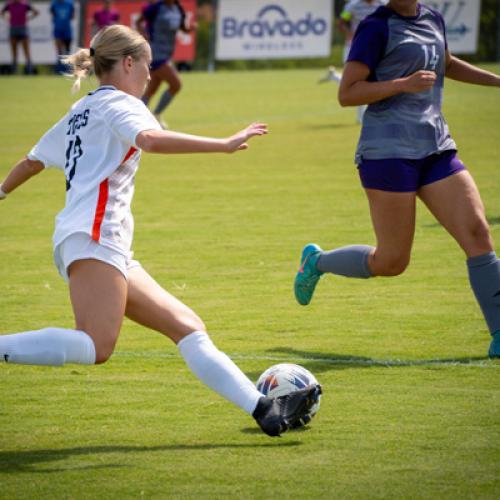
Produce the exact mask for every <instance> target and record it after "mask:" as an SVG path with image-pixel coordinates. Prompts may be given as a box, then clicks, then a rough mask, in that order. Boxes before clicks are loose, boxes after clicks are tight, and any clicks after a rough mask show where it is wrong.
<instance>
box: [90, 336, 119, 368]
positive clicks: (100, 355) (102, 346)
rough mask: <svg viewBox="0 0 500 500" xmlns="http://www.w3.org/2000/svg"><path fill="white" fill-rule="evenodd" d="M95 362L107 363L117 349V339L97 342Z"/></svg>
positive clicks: (97, 363) (99, 363)
mask: <svg viewBox="0 0 500 500" xmlns="http://www.w3.org/2000/svg"><path fill="white" fill-rule="evenodd" d="M94 344H95V364H96V365H102V364H103V363H106V361H108V359H109V358H110V357H111V355H112V354H113V352H114V350H115V344H116V340H115V339H105V340H101V341H98V342H95V341H94Z"/></svg>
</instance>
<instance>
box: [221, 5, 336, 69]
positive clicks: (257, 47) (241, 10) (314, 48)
mask: <svg viewBox="0 0 500 500" xmlns="http://www.w3.org/2000/svg"><path fill="white" fill-rule="evenodd" d="M332 15H333V1H332V0H307V2H305V1H304V0H253V1H252V2H249V1H248V0H219V7H218V12H217V45H216V59H218V60H232V59H282V58H283V59H284V58H299V57H328V56H329V55H330V48H331V37H332Z"/></svg>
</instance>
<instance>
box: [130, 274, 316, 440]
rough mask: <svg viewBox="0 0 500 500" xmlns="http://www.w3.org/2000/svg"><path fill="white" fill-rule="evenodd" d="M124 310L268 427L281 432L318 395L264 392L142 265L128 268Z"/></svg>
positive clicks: (208, 382) (270, 431)
mask: <svg viewBox="0 0 500 500" xmlns="http://www.w3.org/2000/svg"><path fill="white" fill-rule="evenodd" d="M128 277H129V280H128V298H127V308H126V315H127V317H129V318H130V319H132V320H133V321H136V322H137V323H139V324H141V325H144V326H146V327H148V328H151V329H153V330H156V331H158V332H160V333H162V334H163V335H166V336H167V337H169V338H170V339H171V340H173V341H174V342H175V343H176V344H177V347H178V349H179V352H180V354H181V356H182V357H183V358H184V360H185V361H186V364H187V365H188V366H189V368H190V369H191V371H192V372H193V373H194V374H195V375H196V376H197V377H198V378H199V379H200V380H201V381H202V382H203V383H205V384H206V385H207V386H208V387H210V388H211V389H212V390H214V391H215V392H217V393H218V394H220V395H221V396H223V397H224V398H225V399H227V400H228V401H231V402H232V403H234V404H235V405H236V406H238V407H239V408H241V409H242V410H243V411H245V412H246V413H248V414H249V415H253V416H254V417H255V418H256V420H257V422H258V423H259V425H260V426H261V428H262V429H263V430H264V432H266V433H268V434H270V435H279V434H280V432H283V431H285V430H286V429H287V428H288V427H289V424H290V425H291V423H292V421H294V420H297V419H298V418H302V416H303V415H304V414H305V413H306V412H307V409H308V408H309V407H310V406H311V405H312V404H313V400H314V398H316V397H317V396H319V394H316V393H315V392H314V390H313V389H308V391H304V392H303V393H300V394H298V395H296V396H294V398H292V401H289V402H288V406H287V405H285V406H284V407H283V408H281V407H280V404H283V403H284V401H283V400H280V401H278V400H277V401H273V400H269V399H268V398H264V397H263V396H262V394H261V393H260V392H259V391H257V389H256V388H255V386H254V384H253V383H252V382H251V381H250V380H249V379H248V377H247V376H246V375H245V374H244V373H243V372H242V371H241V370H240V369H239V368H238V367H237V366H236V364H235V363H234V362H233V361H232V360H231V359H230V358H229V357H228V356H227V355H226V354H224V353H223V352H221V351H219V350H218V349H217V348H216V347H215V345H214V344H213V342H212V341H211V339H210V338H209V336H208V335H207V333H206V329H205V325H204V324H203V322H202V321H201V319H200V318H199V317H198V316H197V315H196V314H195V313H194V312H193V311H192V310H191V309H190V308H188V307H187V306H186V305H184V304H183V303H182V302H180V301H179V300H178V299H176V298H175V297H174V296H173V295H171V294H170V293H168V292H167V291H166V290H164V289H163V288H162V287H161V286H160V285H159V284H158V283H157V282H156V281H155V280H154V279H153V278H152V277H151V276H150V275H149V274H148V273H147V272H146V271H145V270H144V269H143V268H142V267H139V266H138V267H133V268H131V269H129V272H128Z"/></svg>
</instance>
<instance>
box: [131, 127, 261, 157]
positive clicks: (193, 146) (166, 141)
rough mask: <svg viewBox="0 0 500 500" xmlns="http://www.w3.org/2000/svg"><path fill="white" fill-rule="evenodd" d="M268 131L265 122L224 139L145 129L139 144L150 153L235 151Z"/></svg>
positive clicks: (244, 147) (139, 136)
mask: <svg viewBox="0 0 500 500" xmlns="http://www.w3.org/2000/svg"><path fill="white" fill-rule="evenodd" d="M267 133H268V130H267V125H266V124H265V123H252V124H251V125H249V126H248V127H246V128H244V129H243V130H240V131H239V132H237V133H236V134H233V135H232V136H230V137H227V138H224V139H215V138H211V137H201V136H196V135H190V134H183V133H180V132H172V131H169V130H145V131H143V132H141V133H140V134H139V135H138V136H137V138H136V143H137V145H138V146H139V147H140V148H141V149H142V150H143V151H146V152H148V153H167V154H168V153H175V154H179V153H233V152H235V151H240V150H243V149H247V148H248V144H247V141H248V140H249V139H250V138H252V137H255V136H260V135H265V134H267Z"/></svg>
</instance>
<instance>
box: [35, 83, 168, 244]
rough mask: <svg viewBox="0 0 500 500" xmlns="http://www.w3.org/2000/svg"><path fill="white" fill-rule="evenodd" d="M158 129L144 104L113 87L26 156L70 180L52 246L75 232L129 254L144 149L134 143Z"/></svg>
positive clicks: (83, 103)
mask: <svg viewBox="0 0 500 500" xmlns="http://www.w3.org/2000/svg"><path fill="white" fill-rule="evenodd" d="M152 129H154V130H160V126H159V125H158V122H157V121H156V119H155V118H154V116H153V115H152V114H151V112H150V111H149V110H148V108H147V107H146V106H145V105H144V103H143V102H142V101H141V100H140V99H137V98H136V97H133V96H131V95H129V94H126V93H125V92H122V91H120V90H117V89H116V88H115V87H112V86H102V87H99V88H98V89H97V90H96V91H94V92H91V93H90V94H88V95H87V96H85V97H83V98H82V99H80V100H79V101H78V102H76V103H75V104H74V105H73V106H72V107H71V109H70V111H69V113H68V114H67V115H65V116H64V118H62V120H60V121H59V122H58V123H56V125H54V126H53V127H52V128H51V129H50V130H49V131H48V132H47V133H46V134H45V135H44V136H43V137H42V138H41V139H40V141H39V142H38V144H37V145H36V146H35V147H34V148H33V149H32V150H31V151H30V153H29V154H28V158H30V159H31V160H39V161H41V162H42V163H43V164H44V165H45V167H57V168H59V169H61V170H63V171H64V174H65V176H66V205H65V207H64V209H63V210H62V211H61V212H60V213H59V214H58V215H57V218H56V228H55V232H54V247H56V246H57V245H58V244H59V243H61V242H62V241H63V240H64V239H65V238H67V237H68V236H69V235H71V234H74V233H87V234H88V235H90V236H91V238H92V239H93V240H94V241H96V242H98V243H100V244H101V245H104V246H106V247H109V248H112V249H113V250H115V251H117V252H120V253H122V254H128V253H129V252H130V247H131V244H132V238H133V229H134V221H133V217H132V213H131V211H130V205H131V202H132V197H133V194H134V178H135V174H136V171H137V168H138V167H139V160H140V156H141V151H140V149H138V147H137V145H136V143H135V139H136V137H137V135H138V134H139V133H140V132H142V131H144V130H152Z"/></svg>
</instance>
